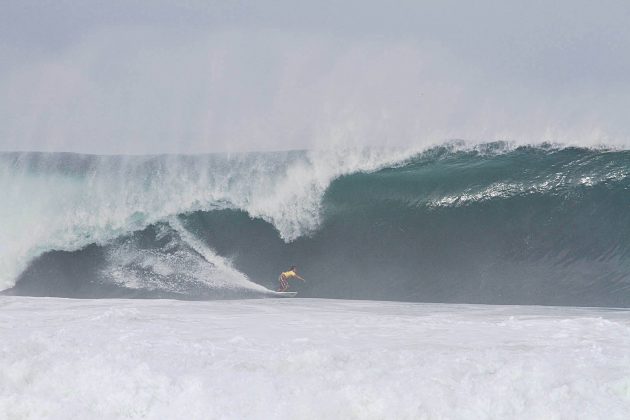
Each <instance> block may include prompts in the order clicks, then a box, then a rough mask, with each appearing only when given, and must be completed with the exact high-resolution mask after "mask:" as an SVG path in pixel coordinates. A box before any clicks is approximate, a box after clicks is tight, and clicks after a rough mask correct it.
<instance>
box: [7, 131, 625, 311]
mask: <svg viewBox="0 0 630 420" xmlns="http://www.w3.org/2000/svg"><path fill="white" fill-rule="evenodd" d="M0 188H1V192H2V197H3V203H2V205H1V206H0V216H1V219H0V287H1V288H3V289H6V290H5V293H14V294H29V295H52V296H79V297H81V296H85V297H88V296H89V297H110V296H129V297H179V298H188V299H206V298H221V297H241V296H257V295H264V294H268V293H269V291H268V289H267V288H274V287H275V286H276V284H275V279H276V278H277V274H278V272H279V271H280V270H281V269H284V268H285V267H286V266H287V265H289V264H297V265H298V266H299V267H300V269H301V271H302V273H303V275H304V276H305V277H306V278H307V279H308V280H309V281H308V282H307V283H306V284H304V285H302V284H300V285H299V286H298V287H300V296H305V297H339V298H367V299H394V300H412V301H439V302H470V303H523V304H562V305H601V306H630V152H629V151H625V150H608V149H585V148H569V147H564V148H561V147H553V146H550V145H541V146H529V147H510V146H509V145H507V144H505V143H492V144H487V145H482V146H476V147H473V148H470V147H468V148H467V147H464V146H463V145H461V144H448V145H445V146H440V147H435V148H433V149H430V150H426V151H424V152H422V153H417V152H413V151H406V152H405V151H392V150H389V151H385V150H374V149H370V150H335V151H327V152H299V151H298V152H283V153H250V154H237V155H197V156H135V157H132V156H90V155H75V154H45V153H4V154H1V155H0Z"/></svg>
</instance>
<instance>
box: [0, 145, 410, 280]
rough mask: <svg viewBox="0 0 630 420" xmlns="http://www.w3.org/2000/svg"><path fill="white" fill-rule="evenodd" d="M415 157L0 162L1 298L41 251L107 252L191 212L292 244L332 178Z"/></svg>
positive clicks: (367, 153)
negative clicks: (264, 226)
mask: <svg viewBox="0 0 630 420" xmlns="http://www.w3.org/2000/svg"><path fill="white" fill-rule="evenodd" d="M413 153H414V152H413V151H411V150H409V151H400V150H398V151H396V150H389V151H383V150H375V149H372V150H368V149H361V150H354V149H352V150H349V149H335V150H328V151H312V152H304V153H293V154H289V153H277V154H257V153H250V154H237V155H200V156H144V157H143V156H136V157H133V156H81V155H68V154H27V153H26V154H21V155H4V156H0V157H1V159H0V194H1V195H2V199H3V201H2V205H1V206H0V290H2V289H5V288H8V287H11V286H13V285H14V284H15V280H16V278H17V276H18V275H19V274H20V273H21V272H22V271H23V270H24V269H25V268H26V266H27V265H28V263H29V262H30V261H31V260H33V259H34V258H36V257H38V256H39V255H42V254H43V253H45V252H47V251H50V250H66V251H72V250H77V249H80V248H82V247H84V246H86V245H88V244H91V243H96V244H104V243H108V242H109V241H111V240H113V239H115V238H117V237H120V236H122V235H125V234H129V233H131V232H133V231H136V230H140V229H143V228H145V227H146V226H148V225H150V224H153V223H156V222H158V221H166V220H168V219H169V218H172V216H175V215H178V214H181V213H186V212H191V211H196V210H209V209H217V208H233V209H241V210H244V211H246V212H247V213H249V215H250V216H251V217H259V218H262V219H264V220H266V221H268V222H270V223H272V224H273V225H274V226H275V227H276V228H277V229H278V232H279V235H280V236H281V237H282V238H283V239H284V240H286V241H291V240H294V239H296V238H297V237H299V236H301V235H304V234H308V233H309V232H312V231H313V230H314V229H316V228H317V227H318V225H319V223H320V221H321V220H320V206H321V199H322V196H323V194H324V192H325V190H326V188H327V187H328V185H329V184H330V182H332V181H333V180H334V179H335V178H337V177H339V176H341V175H344V174H347V173H352V172H357V171H371V170H376V169H378V168H380V167H382V166H385V165H390V164H392V163H394V162H397V161H400V160H402V159H405V158H406V157H408V156H410V155H411V154H413ZM12 156H13V157H12ZM16 156H17V158H16ZM211 259H212V258H211ZM210 262H211V261H210ZM229 274H230V273H228V275H229Z"/></svg>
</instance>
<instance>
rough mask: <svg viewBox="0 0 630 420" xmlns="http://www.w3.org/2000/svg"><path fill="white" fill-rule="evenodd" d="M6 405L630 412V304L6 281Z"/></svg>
mask: <svg viewBox="0 0 630 420" xmlns="http://www.w3.org/2000/svg"><path fill="white" fill-rule="evenodd" d="M0 308H1V311H0V418H20V419H39V418H49V419H73V418H76V419H80V418H107V419H110V418H112V419H115V418H149V419H163V418H188V419H218V418H221V419H248V418H253V419H314V418H330V419H352V418H362V419H391V418H397V419H405V418H407V419H412V418H413V419H421V418H452V419H471V418H475V419H484V418H496V419H499V418H521V419H541V418H556V419H574V418H589V419H626V418H627V414H628V412H630V355H629V354H628V349H629V348H630V311H626V310H611V309H592V308H584V309H580V308H566V307H565V308H549V307H548V308H545V307H517V306H480V305H438V304H409V303H395V302H361V301H330V300H303V299H266V300H247V301H212V302H178V301H168V300H157V301H156V300H68V299H55V298H25V297H0Z"/></svg>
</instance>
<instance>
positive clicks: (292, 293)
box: [274, 292, 297, 297]
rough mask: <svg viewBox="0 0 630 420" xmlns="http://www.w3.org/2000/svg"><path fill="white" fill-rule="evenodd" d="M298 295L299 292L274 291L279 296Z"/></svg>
mask: <svg viewBox="0 0 630 420" xmlns="http://www.w3.org/2000/svg"><path fill="white" fill-rule="evenodd" d="M295 295H297V292H276V293H274V296H278V297H293V296H295Z"/></svg>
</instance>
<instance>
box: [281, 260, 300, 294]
mask: <svg viewBox="0 0 630 420" xmlns="http://www.w3.org/2000/svg"><path fill="white" fill-rule="evenodd" d="M293 277H295V278H298V279H300V280H302V281H303V282H306V280H304V279H303V278H302V277H300V276H298V274H297V267H296V266H294V265H292V266H291V268H289V271H285V272H283V273H281V274H280V277H278V281H279V282H280V288H279V289H278V292H286V291H287V289H288V288H289V279H290V278H293Z"/></svg>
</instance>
